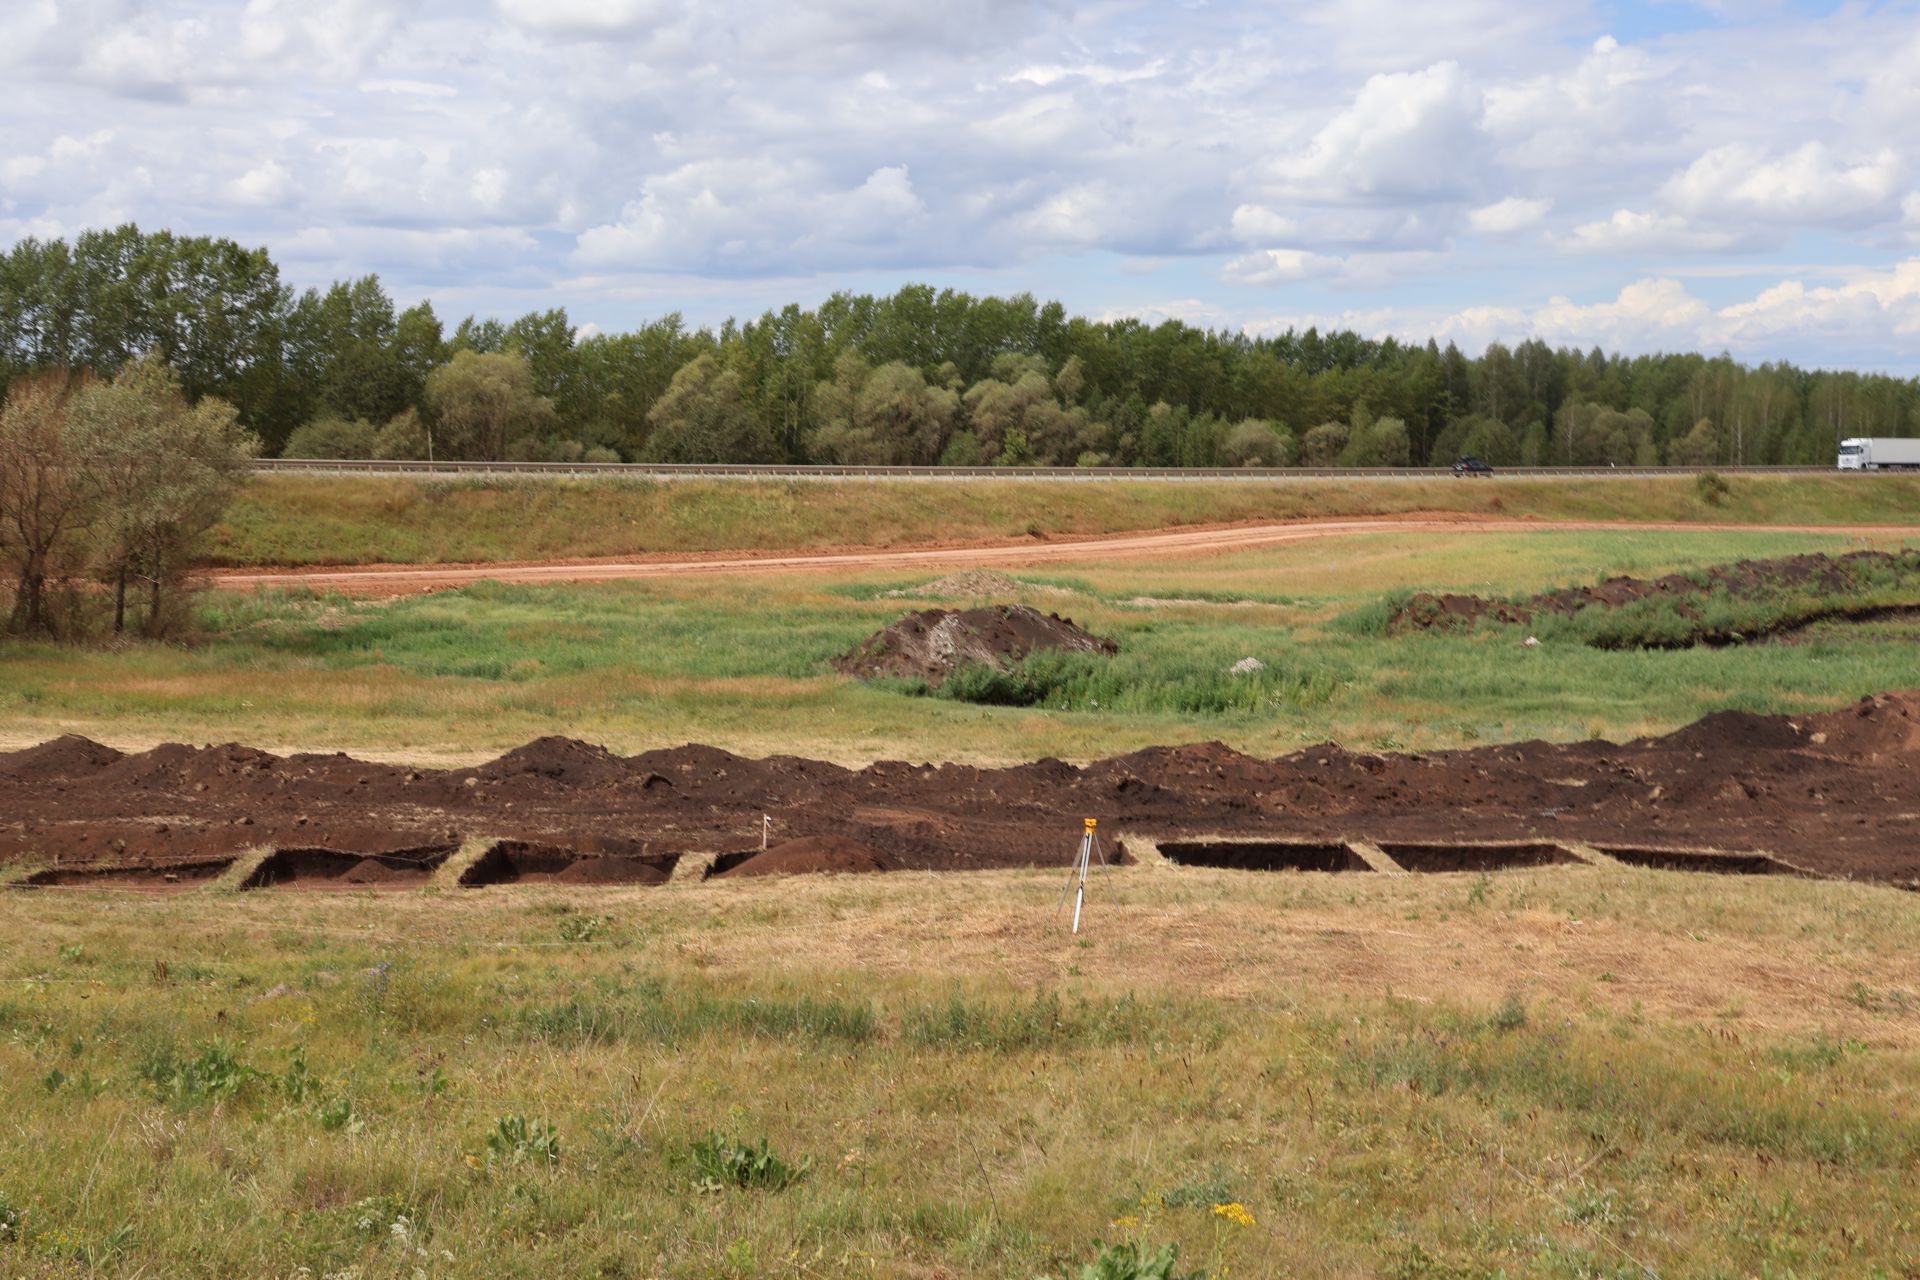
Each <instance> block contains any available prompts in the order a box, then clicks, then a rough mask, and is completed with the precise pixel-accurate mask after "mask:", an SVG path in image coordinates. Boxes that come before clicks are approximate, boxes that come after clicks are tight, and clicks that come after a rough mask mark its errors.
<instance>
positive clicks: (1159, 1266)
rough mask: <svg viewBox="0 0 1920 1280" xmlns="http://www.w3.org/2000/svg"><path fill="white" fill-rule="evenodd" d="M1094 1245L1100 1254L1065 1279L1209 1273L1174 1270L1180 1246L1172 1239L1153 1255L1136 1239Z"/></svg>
mask: <svg viewBox="0 0 1920 1280" xmlns="http://www.w3.org/2000/svg"><path fill="white" fill-rule="evenodd" d="M1094 1247H1095V1248H1096V1249H1098V1250H1100V1256H1099V1257H1097V1258H1095V1259H1094V1260H1093V1261H1092V1262H1089V1263H1088V1264H1087V1265H1086V1266H1084V1267H1082V1268H1080V1273H1079V1275H1078V1276H1077V1277H1075V1276H1073V1275H1071V1273H1069V1275H1067V1276H1065V1277H1062V1280H1204V1277H1205V1275H1206V1273H1205V1272H1204V1271H1186V1272H1181V1271H1176V1270H1174V1268H1175V1267H1177V1266H1178V1265H1179V1263H1180V1246H1179V1245H1177V1244H1174V1243H1171V1242H1169V1243H1167V1244H1165V1245H1162V1246H1161V1247H1160V1249H1159V1250H1158V1251H1156V1252H1154V1253H1151V1254H1150V1253H1148V1252H1146V1248H1145V1246H1143V1245H1141V1244H1140V1243H1139V1242H1137V1241H1133V1240H1126V1241H1122V1242H1121V1243H1120V1244H1103V1243H1102V1242H1100V1241H1098V1240H1096V1241H1094Z"/></svg>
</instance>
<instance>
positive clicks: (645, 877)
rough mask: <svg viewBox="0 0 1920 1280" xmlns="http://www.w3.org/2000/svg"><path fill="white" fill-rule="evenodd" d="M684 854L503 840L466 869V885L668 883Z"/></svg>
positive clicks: (464, 880)
mask: <svg viewBox="0 0 1920 1280" xmlns="http://www.w3.org/2000/svg"><path fill="white" fill-rule="evenodd" d="M679 860H680V858H679V855H678V854H668V855H666V856H665V857H660V858H652V857H644V856H640V855H637V854H633V853H607V852H597V851H583V850H579V849H568V848H562V847H561V846H559V845H550V844H532V843H529V842H527V841H525V840H502V841H499V842H497V843H495V844H494V845H492V846H491V847H490V848H488V850H487V851H486V852H485V853H483V854H481V855H480V856H479V857H478V858H476V859H475V860H474V862H473V864H472V865H471V866H469V867H468V868H467V869H466V870H464V871H462V872H461V873H460V883H461V885H463V886H468V887H475V886H479V885H490V884H665V883H666V882H667V878H668V877H669V876H671V875H672V874H673V868H674V865H675V864H676V863H678V862H679Z"/></svg>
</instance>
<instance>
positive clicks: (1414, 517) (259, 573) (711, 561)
mask: <svg viewBox="0 0 1920 1280" xmlns="http://www.w3.org/2000/svg"><path fill="white" fill-rule="evenodd" d="M1755 527H1756V526H1754V525H1751V524H1725V523H1713V524H1704V523H1688V522H1684V521H1636V520H1537V519H1533V518H1531V517H1490V516H1482V515H1463V514H1459V513H1454V512H1444V511H1437V512H1415V513H1410V514H1408V515H1406V516H1390V517H1371V516H1361V517H1352V518H1346V519H1332V520H1325V519H1311V520H1292V521H1280V522H1273V521H1242V522H1239V523H1232V524H1213V525H1190V526H1187V527H1184V528H1173V529H1153V530H1147V531H1144V532H1131V533H1118V534H1110V535H1106V536H1081V537H1075V538H1072V539H1070V540H1062V541H1037V540H1035V539H1032V538H1020V539H1009V540H1004V541H996V542H989V543H958V544H944V545H943V544H937V543H936V544H930V545H925V546H917V547H859V548H843V549H833V550H829V549H820V550H814V551H805V552H802V551H764V552H750V551H749V552H741V551H730V552H710V553H706V554H680V555H658V556H618V557H610V558H602V559H572V560H543V561H500V562H496V563H492V564H469V565H453V564H421V565H379V566H367V567H349V568H340V567H316V568H267V569H216V570H214V571H212V572H211V573H210V574H209V575H208V580H209V581H211V582H212V583H213V585H214V586H216V587H224V588H229V589H233V590H241V591H251V590H258V589H259V588H262V587H276V588H285V587H311V588H314V589H316V590H329V591H339V592H342V593H345V594H348V595H355V596H395V595H409V594H412V593H415V592H422V591H439V590H443V589H445V588H447V587H459V586H466V585H469V584H471V583H475V582H482V581H489V580H491V581H498V582H600V581H608V580H612V579H620V578H654V577H683V576H686V575H688V574H712V573H728V574H737V573H779V574H791V573H832V572H844V571H847V570H851V569H886V570H906V569H923V568H944V567H949V566H959V565H994V566H998V567H1000V568H1009V567H1013V566H1017V565H1031V564H1065V563H1074V562H1080V561H1089V560H1122V559H1123V560H1130V561H1132V560H1139V559H1142V558H1144V557H1162V556H1192V555H1210V554H1214V553H1217V552H1222V551H1241V550H1248V549H1251V548H1255V547H1269V546H1277V545H1281V544H1284V543H1289V542H1311V541H1317V540H1319V539H1322V538H1337V537H1349V536H1352V535H1355V534H1371V533H1516V532H1526V531H1530V530H1539V531H1548V530H1620V531H1625V532H1644V533H1655V532H1676V533H1727V532H1738V531H1741V530H1750V529H1753V528H1755ZM1765 527H1766V528H1767V529H1768V530H1769V531H1771V532H1774V533H1824V534H1838V535H1848V534H1853V535H1862V536H1874V537H1899V536H1902V535H1905V534H1909V533H1911V532H1912V527H1911V526H1910V525H1886V524H1845V525H1777V524H1776V525H1767V526H1765Z"/></svg>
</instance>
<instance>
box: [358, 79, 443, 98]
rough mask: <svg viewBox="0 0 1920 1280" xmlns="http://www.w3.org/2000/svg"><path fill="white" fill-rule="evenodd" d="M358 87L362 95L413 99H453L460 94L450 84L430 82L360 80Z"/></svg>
mask: <svg viewBox="0 0 1920 1280" xmlns="http://www.w3.org/2000/svg"><path fill="white" fill-rule="evenodd" d="M358 87H359V89H360V92H362V93H398V94H405V95H407V96H409V97H414V98H453V97H458V96H459V93H460V91H459V90H458V89H456V88H454V87H453V86H452V85H450V84H435V83H434V82H433V81H431V80H362V81H361V82H360V84H359V86H358Z"/></svg>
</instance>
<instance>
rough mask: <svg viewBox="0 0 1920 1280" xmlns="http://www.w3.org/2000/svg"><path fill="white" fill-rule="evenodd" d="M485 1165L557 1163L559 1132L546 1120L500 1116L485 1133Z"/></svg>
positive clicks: (519, 1116)
mask: <svg viewBox="0 0 1920 1280" xmlns="http://www.w3.org/2000/svg"><path fill="white" fill-rule="evenodd" d="M486 1145H487V1163H488V1164H539V1165H554V1164H559V1163H560V1131H559V1130H558V1129H556V1128H554V1127H553V1125H552V1124H551V1123H550V1122H548V1121H545V1120H529V1119H527V1118H526V1117H525V1116H523V1115H519V1114H514V1115H507V1116H501V1117H500V1118H499V1119H498V1120H496V1121H494V1124H493V1128H492V1129H490V1130H488V1132H487V1140H486Z"/></svg>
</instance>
